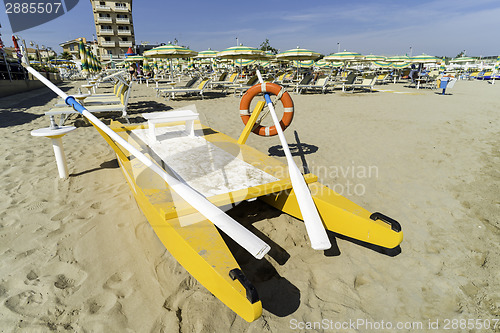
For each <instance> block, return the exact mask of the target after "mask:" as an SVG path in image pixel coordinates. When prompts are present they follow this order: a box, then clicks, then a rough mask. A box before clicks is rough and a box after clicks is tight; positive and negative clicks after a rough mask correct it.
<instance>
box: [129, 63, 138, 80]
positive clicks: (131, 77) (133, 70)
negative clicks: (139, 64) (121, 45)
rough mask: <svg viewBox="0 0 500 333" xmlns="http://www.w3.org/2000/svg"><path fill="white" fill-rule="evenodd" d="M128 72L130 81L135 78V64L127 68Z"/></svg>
mask: <svg viewBox="0 0 500 333" xmlns="http://www.w3.org/2000/svg"><path fill="white" fill-rule="evenodd" d="M128 72H129V73H130V81H132V80H133V78H134V77H136V75H137V74H136V73H135V64H131V65H130V67H129V68H128Z"/></svg>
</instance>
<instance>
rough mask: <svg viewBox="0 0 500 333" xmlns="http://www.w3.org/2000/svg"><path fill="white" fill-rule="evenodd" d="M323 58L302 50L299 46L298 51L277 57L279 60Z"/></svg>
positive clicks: (294, 50)
mask: <svg viewBox="0 0 500 333" xmlns="http://www.w3.org/2000/svg"><path fill="white" fill-rule="evenodd" d="M319 57H321V54H319V53H318V52H314V51H311V50H307V49H301V48H299V47H298V46H297V48H296V49H291V50H287V51H285V52H281V53H278V54H277V55H276V59H277V60H292V61H293V60H297V61H301V60H316V59H318V58H319Z"/></svg>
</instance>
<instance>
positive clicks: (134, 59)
mask: <svg viewBox="0 0 500 333" xmlns="http://www.w3.org/2000/svg"><path fill="white" fill-rule="evenodd" d="M142 60H144V57H143V56H140V55H133V56H128V57H125V60H124V61H127V62H137V61H142Z"/></svg>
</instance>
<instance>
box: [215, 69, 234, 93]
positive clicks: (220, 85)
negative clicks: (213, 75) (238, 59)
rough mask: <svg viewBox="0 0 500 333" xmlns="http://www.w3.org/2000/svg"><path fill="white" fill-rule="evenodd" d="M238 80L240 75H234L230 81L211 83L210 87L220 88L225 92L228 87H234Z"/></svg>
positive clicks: (230, 77)
mask: <svg viewBox="0 0 500 333" xmlns="http://www.w3.org/2000/svg"><path fill="white" fill-rule="evenodd" d="M237 78H238V73H232V74H231V75H230V76H229V79H227V80H226V81H215V82H213V81H210V83H209V86H210V88H218V89H222V91H224V90H225V89H227V87H228V86H232V85H233V84H235V82H236V79H237Z"/></svg>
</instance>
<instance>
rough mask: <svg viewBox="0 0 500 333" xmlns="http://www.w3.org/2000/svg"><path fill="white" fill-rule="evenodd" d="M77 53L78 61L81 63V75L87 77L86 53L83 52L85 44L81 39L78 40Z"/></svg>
mask: <svg viewBox="0 0 500 333" xmlns="http://www.w3.org/2000/svg"><path fill="white" fill-rule="evenodd" d="M78 51H79V52H80V60H81V62H82V72H83V75H84V76H87V74H88V72H89V65H88V62H87V52H85V44H84V43H83V40H82V39H80V42H79V43H78Z"/></svg>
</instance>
